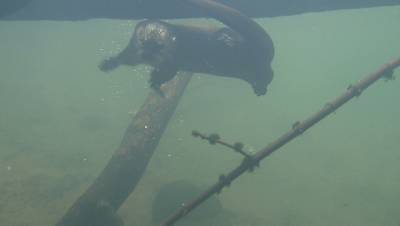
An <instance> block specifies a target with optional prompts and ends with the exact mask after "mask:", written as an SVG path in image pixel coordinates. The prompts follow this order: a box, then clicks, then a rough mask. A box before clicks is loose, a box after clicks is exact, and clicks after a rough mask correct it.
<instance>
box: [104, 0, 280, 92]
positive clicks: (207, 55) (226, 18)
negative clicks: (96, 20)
mask: <svg viewBox="0 0 400 226" xmlns="http://www.w3.org/2000/svg"><path fill="white" fill-rule="evenodd" d="M178 1H184V2H187V3H190V4H192V5H193V6H195V7H197V8H200V9H201V10H203V11H204V12H205V13H207V14H208V15H209V16H211V17H212V18H214V19H216V20H218V21H220V22H222V23H223V24H224V25H226V27H222V28H203V27H197V26H186V25H178V24H172V23H168V22H165V21H162V20H153V19H149V20H144V21H141V22H139V23H138V24H137V25H136V27H135V30H134V33H133V35H132V38H131V40H130V41H129V44H128V45H127V47H126V48H125V49H123V50H122V51H121V52H120V53H119V54H118V55H116V56H112V57H110V58H108V59H105V60H104V61H103V62H102V63H101V64H100V65H99V68H100V70H102V71H105V72H107V71H110V70H113V69H115V68H117V67H118V66H120V65H130V66H135V65H138V64H146V65H150V66H152V67H153V70H152V71H151V76H150V80H149V83H150V86H151V87H152V88H153V89H154V90H156V91H159V92H160V94H162V92H161V91H160V86H161V85H162V84H163V83H165V82H167V81H169V80H171V79H172V78H173V77H174V76H175V75H176V73H177V72H178V71H187V72H192V73H205V74H211V75H216V76H223V77H231V78H238V79H241V80H243V81H245V82H247V83H249V84H250V85H251V87H252V88H253V90H254V93H255V94H256V95H258V96H260V95H264V94H266V92H267V86H268V84H269V83H270V82H271V80H272V78H273V70H272V68H271V62H272V59H273V57H274V45H273V42H272V39H271V37H270V36H269V35H268V33H267V32H266V31H265V30H264V29H263V28H262V27H261V26H260V25H259V24H257V23H256V22H255V21H254V20H252V19H251V18H249V17H247V16H245V15H243V14H242V13H240V12H239V11H237V10H235V9H233V8H230V7H228V6H226V5H223V4H221V3H218V2H214V1H212V0H178Z"/></svg>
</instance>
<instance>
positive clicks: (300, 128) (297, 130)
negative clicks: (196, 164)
mask: <svg viewBox="0 0 400 226" xmlns="http://www.w3.org/2000/svg"><path fill="white" fill-rule="evenodd" d="M398 66H400V59H396V60H393V61H392V62H390V63H387V64H385V65H383V66H382V67H381V68H380V69H379V70H377V71H375V72H373V73H372V74H370V75H368V76H366V77H365V78H364V79H362V80H360V81H359V82H357V83H356V84H354V85H349V86H348V88H347V90H346V91H345V92H344V93H343V94H341V95H340V96H338V97H337V98H336V99H334V100H333V101H331V102H328V103H327V104H325V106H324V107H323V108H322V109H321V110H320V111H318V112H316V113H315V114H313V115H312V116H310V117H309V118H307V119H306V120H304V121H302V122H300V121H298V122H295V123H294V124H293V126H292V128H291V129H290V130H289V131H288V132H286V133H285V134H283V135H282V136H281V137H279V138H278V139H276V140H275V141H274V142H272V143H271V144H269V145H267V146H266V147H265V148H263V149H261V150H260V151H258V152H257V153H256V154H255V155H254V156H253V157H252V158H245V159H244V161H243V162H242V163H241V164H240V165H239V166H238V167H236V168H235V169H233V170H232V171H231V172H229V173H228V174H227V175H221V176H220V178H219V180H218V182H217V183H215V184H214V185H213V186H211V187H210V188H209V189H208V190H206V191H205V192H204V193H203V194H201V195H199V196H198V197H197V198H195V199H194V200H192V201H191V202H188V203H187V204H185V205H184V206H183V207H182V208H180V209H178V210H177V212H175V213H174V214H173V215H171V216H170V217H169V218H168V219H167V220H166V221H164V222H163V223H162V224H161V226H172V225H173V224H174V223H175V222H177V221H178V220H179V219H180V218H182V217H183V216H185V215H186V214H188V213H189V212H191V211H192V210H193V209H194V208H196V207H197V206H199V205H200V204H201V203H202V202H204V201H205V200H207V199H208V198H209V197H210V196H212V195H214V194H216V193H219V192H221V190H222V188H224V187H225V186H229V185H230V184H231V182H232V181H233V180H235V179H236V178H238V177H239V176H240V175H242V174H243V173H244V172H246V171H248V170H253V169H254V167H256V166H258V163H259V162H260V161H261V160H263V159H264V158H266V157H268V156H269V155H270V154H272V153H273V152H274V151H276V150H278V149H279V148H280V147H282V146H284V145H285V144H287V143H288V142H290V141H291V140H293V139H294V138H296V137H297V136H299V135H301V134H302V133H304V132H305V131H306V130H308V129H309V128H311V127H312V126H313V125H315V124H316V123H318V122H319V121H321V120H322V119H323V118H325V117H326V116H328V115H329V114H331V113H332V112H334V111H336V110H337V109H338V108H339V107H341V106H342V105H344V104H345V103H347V102H348V101H349V100H351V99H352V98H354V97H358V96H360V95H361V93H362V92H363V91H364V90H365V89H366V88H368V87H369V86H370V85H372V84H373V83H374V82H376V81H377V80H378V79H380V78H386V79H387V80H392V79H393V78H394V77H393V70H394V69H395V68H396V67H398Z"/></svg>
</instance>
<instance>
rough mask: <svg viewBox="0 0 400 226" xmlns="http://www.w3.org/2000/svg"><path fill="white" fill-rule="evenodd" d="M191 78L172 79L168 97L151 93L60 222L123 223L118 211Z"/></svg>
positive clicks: (87, 225)
mask: <svg viewBox="0 0 400 226" xmlns="http://www.w3.org/2000/svg"><path fill="white" fill-rule="evenodd" d="M190 78H191V74H190V75H189V74H186V75H183V76H177V77H176V78H175V79H174V80H172V81H170V82H168V83H167V84H166V85H165V86H164V87H162V90H163V92H164V93H165V97H161V96H160V95H159V94H157V93H154V92H153V91H152V92H151V93H150V94H149V96H148V97H147V99H146V101H145V103H144V104H143V105H142V107H141V109H140V110H139V112H138V113H137V114H136V115H135V117H134V118H133V120H132V122H131V124H130V125H129V127H128V129H127V130H126V132H125V135H124V137H123V139H122V142H121V144H120V147H119V148H118V149H117V150H116V151H115V152H114V154H113V156H112V158H111V160H110V161H109V162H108V164H107V166H106V167H105V168H104V170H103V172H102V173H101V174H100V175H99V177H98V178H97V179H96V180H95V181H94V183H93V184H92V185H91V186H90V187H89V188H88V190H87V191H86V192H85V193H84V194H83V195H82V196H81V197H79V198H78V200H76V202H75V203H74V204H73V205H72V206H71V207H70V209H69V210H68V211H67V213H66V214H65V216H64V217H63V218H62V219H61V220H60V221H59V222H58V223H57V226H103V225H104V226H105V225H107V226H109V225H118V224H120V223H119V222H121V220H120V219H119V218H118V217H117V216H116V214H115V212H116V210H118V208H119V207H120V206H121V205H122V203H123V202H124V201H125V199H126V198H127V197H128V196H129V194H130V193H131V192H132V191H133V190H134V189H135V186H136V184H137V183H138V182H139V180H140V178H141V177H142V175H143V172H144V171H145V169H146V166H147V163H148V162H149V160H150V158H151V156H152V154H153V152H154V150H155V148H156V147H157V145H158V142H159V140H160V138H161V136H162V134H163V132H164V130H165V128H166V126H167V124H168V121H169V119H170V118H171V116H172V115H173V113H174V111H175V108H176V106H177V105H178V103H179V100H180V97H181V96H182V94H183V92H184V90H185V87H186V85H187V84H188V82H189V80H190Z"/></svg>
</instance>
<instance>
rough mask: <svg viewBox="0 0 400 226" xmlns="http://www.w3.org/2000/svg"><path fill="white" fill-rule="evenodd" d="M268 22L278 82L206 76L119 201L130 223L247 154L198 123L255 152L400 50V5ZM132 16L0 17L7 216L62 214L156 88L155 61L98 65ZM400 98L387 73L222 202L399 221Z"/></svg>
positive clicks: (300, 224) (311, 216) (271, 218)
mask: <svg viewBox="0 0 400 226" xmlns="http://www.w3.org/2000/svg"><path fill="white" fill-rule="evenodd" d="M258 21H259V22H260V23H262V24H263V25H264V26H265V28H266V29H267V30H268V32H269V33H270V34H271V36H272V38H273V40H274V42H275V47H276V58H275V59H274V64H273V67H274V70H275V75H276V76H275V79H274V81H273V83H272V84H271V86H270V93H269V94H268V95H266V96H263V97H256V96H255V95H254V94H253V92H252V90H251V88H250V87H248V85H247V84H245V83H244V82H241V81H236V80H232V79H224V78H215V77H208V76H204V75H203V76H196V77H195V78H194V79H193V80H192V81H191V83H190V85H189V87H188V89H187V91H186V93H185V95H184V97H183V99H182V101H181V103H180V104H179V107H178V109H177V111H176V114H175V116H174V117H173V119H172V121H171V122H170V124H169V127H168V129H167V131H166V133H165V134H164V137H163V139H162V141H161V143H160V145H159V147H158V149H157V150H156V153H155V155H154V157H153V159H152V161H151V163H150V165H149V167H148V170H147V172H146V175H145V176H144V178H143V179H142V181H141V182H140V184H139V186H138V187H137V190H136V191H135V192H134V193H133V194H132V196H131V197H130V199H129V200H128V201H127V202H126V203H125V205H124V206H123V208H122V209H121V211H120V214H121V215H122V217H123V218H124V219H125V221H126V225H140V226H145V225H150V222H151V214H150V213H151V202H152V200H153V198H154V194H155V192H156V191H157V189H158V188H159V187H160V186H161V185H162V184H165V183H167V182H171V181H175V180H180V179H186V180H189V181H191V182H192V183H194V184H198V185H202V186H207V185H209V184H211V183H213V182H215V181H216V180H217V178H218V175H219V174H221V173H224V172H227V171H228V170H230V169H232V168H233V167H235V166H236V165H237V164H238V163H240V160H241V157H240V156H237V155H235V154H233V153H230V152H229V151H227V150H224V149H223V148H222V147H215V146H210V145H208V144H207V143H206V142H202V141H199V140H196V139H193V138H192V137H191V136H190V132H191V130H192V129H197V130H200V131H202V132H206V133H210V132H218V133H219V134H220V135H221V136H222V137H223V138H224V139H226V140H227V141H232V142H234V141H241V142H243V143H245V144H246V147H247V149H248V150H252V151H256V150H258V149H260V148H262V147H264V146H265V145H266V144H268V143H269V142H270V141H272V140H273V139H274V138H277V137H278V136H279V135H280V134H282V133H283V132H285V131H287V130H288V129H289V128H290V127H291V125H292V124H293V122H295V121H297V120H301V119H304V118H305V117H307V116H308V115H310V114H311V113H313V112H315V111H316V110H318V109H319V108H320V107H322V106H324V104H325V103H326V102H327V101H329V100H331V99H332V98H334V97H335V96H337V95H338V94H339V93H341V92H342V91H344V90H345V88H346V87H347V86H348V85H349V83H352V82H354V81H357V80H358V79H360V78H361V77H362V76H363V75H365V74H367V73H369V72H372V71H374V70H375V69H377V68H378V67H379V66H380V65H381V64H383V63H385V62H387V61H389V60H390V59H393V58H396V57H399V56H400V45H399V40H400V39H399V37H400V30H399V29H398V21H400V7H382V8H374V9H363V10H346V11H336V12H325V13H314V14H305V15H298V16H291V17H278V18H273V19H262V20H258ZM193 23H209V20H207V21H204V20H193ZM134 25H135V22H132V21H115V20H90V21H83V22H48V21H40V22H24V21H22V22H4V21H1V22H0V109H1V110H0V225H7V226H24V225H29V226H43V225H53V224H54V223H55V222H56V221H57V220H58V219H59V218H60V217H61V216H62V215H63V214H64V213H65V211H66V209H67V208H68V207H69V206H70V205H71V204H72V203H73V202H74V200H75V199H76V198H77V197H78V196H79V195H80V194H81V193H82V192H83V191H84V190H85V189H86V188H87V186H88V185H90V184H91V182H92V181H93V180H94V179H95V178H96V176H97V175H98V174H99V172H100V171H101V170H102V168H103V167H104V166H105V164H106V163H107V161H108V159H109V157H110V156H111V155H112V153H113V150H115V148H116V147H117V146H118V145H119V142H120V140H121V137H122V134H123V133H124V130H125V128H126V126H127V125H128V123H129V122H130V119H131V117H132V115H134V114H135V112H136V111H137V110H138V109H139V107H140V105H141V104H142V102H143V101H144V98H145V97H146V95H147V93H148V90H149V88H148V87H147V79H148V72H147V71H148V69H146V68H144V67H137V68H135V70H133V69H132V68H120V69H118V70H116V71H115V72H112V73H110V74H104V73H102V72H100V71H99V70H98V69H97V64H98V63H99V62H100V61H101V60H102V59H103V58H104V57H107V56H110V55H112V54H113V53H116V52H118V50H119V49H120V48H123V47H124V46H125V44H126V43H127V41H128V39H129V37H130V35H131V32H132V30H133V28H134ZM395 74H396V75H400V70H398V71H396V72H395ZM399 98H400V84H399V82H398V81H394V82H388V83H384V82H382V81H380V82H378V83H377V84H375V85H374V86H372V87H371V88H370V89H369V90H367V91H366V92H365V93H363V94H362V96H361V97H360V98H358V99H356V100H353V101H351V102H350V103H348V104H347V105H345V107H344V108H342V109H340V110H338V111H337V113H336V114H334V115H332V116H330V117H329V118H327V119H326V120H324V121H323V122H322V123H320V124H318V125H317V126H315V127H314V128H312V129H311V130H310V131H308V132H306V133H305V134H304V135H302V136H301V137H300V138H299V139H297V140H295V141H294V142H292V143H290V144H289V145H287V146H285V147H284V148H282V150H280V151H278V152H277V153H275V154H274V155H272V156H271V158H269V159H267V160H266V161H264V162H263V163H262V164H261V168H260V169H258V170H257V171H255V172H254V173H252V174H245V175H244V176H243V177H241V178H240V179H239V180H237V181H235V182H234V183H233V185H232V186H231V187H230V188H229V189H227V190H224V192H223V193H222V194H221V195H220V196H219V197H218V198H219V199H220V201H221V203H222V205H223V207H224V208H225V209H226V210H227V211H229V212H232V213H234V215H235V216H236V217H246V218H250V219H253V220H254V221H257V222H262V223H258V225H260V226H264V225H279V226H293V225H296V226H312V225H315V226H317V225H318V226H320V225H326V226H329V225H332V226H339V225H343V226H350V225H351V226H378V225H385V226H398V225H400V216H399V214H398V213H399V211H400V204H399V203H400V192H399V191H400V174H399V170H400V167H399V162H400V152H399V151H398V150H399V146H400V141H399V140H400V120H399V115H400V105H399V104H398V102H399V101H398V99H399ZM221 222H223V220H222V221H221ZM226 222H230V224H229V225H234V223H231V220H229V219H228V217H227V218H226ZM222 224H223V223H220V226H223V225H222ZM227 225H228V224H227Z"/></svg>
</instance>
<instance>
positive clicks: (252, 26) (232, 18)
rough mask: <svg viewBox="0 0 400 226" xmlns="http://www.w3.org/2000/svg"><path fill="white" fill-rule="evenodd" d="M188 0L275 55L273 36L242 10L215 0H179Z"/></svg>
mask: <svg viewBox="0 0 400 226" xmlns="http://www.w3.org/2000/svg"><path fill="white" fill-rule="evenodd" d="M179 1H183V2H188V3H190V4H192V5H194V6H196V7H198V8H200V9H202V10H204V11H205V12H206V13H207V14H209V15H210V16H211V17H213V18H215V19H216V20H219V21H220V22H222V23H223V24H225V25H227V26H228V27H230V28H231V29H233V30H235V31H237V32H239V33H240V34H241V35H242V36H243V37H244V38H245V39H247V40H248V41H250V42H252V43H253V44H254V46H257V47H258V48H263V49H264V50H266V51H268V52H269V53H270V54H271V58H272V57H273V55H274V48H273V43H272V39H271V37H270V36H269V35H268V33H267V32H266V31H265V30H264V29H263V28H262V27H261V26H260V25H259V24H257V23H256V22H255V21H254V20H252V19H251V18H249V17H247V16H245V15H243V14H242V13H241V12H239V11H237V10H236V9H233V8H231V7H228V6H226V5H223V4H221V3H218V2H215V1H213V0H179Z"/></svg>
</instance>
